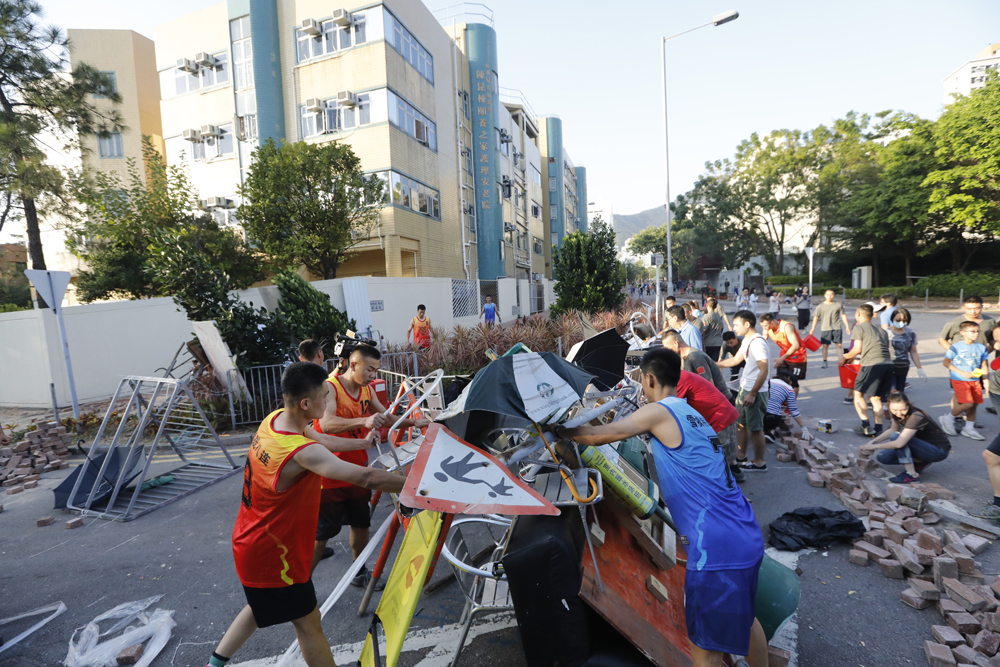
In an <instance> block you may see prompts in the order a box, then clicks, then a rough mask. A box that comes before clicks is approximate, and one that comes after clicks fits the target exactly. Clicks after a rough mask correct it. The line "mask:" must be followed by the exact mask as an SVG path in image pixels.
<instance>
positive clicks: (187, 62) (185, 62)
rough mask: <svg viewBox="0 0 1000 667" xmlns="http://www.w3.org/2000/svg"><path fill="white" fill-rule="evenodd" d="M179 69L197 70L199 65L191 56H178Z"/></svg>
mask: <svg viewBox="0 0 1000 667" xmlns="http://www.w3.org/2000/svg"><path fill="white" fill-rule="evenodd" d="M177 69H181V70H184V71H185V72H197V71H198V66H197V65H195V64H194V61H193V60H191V59H190V58H178V59H177Z"/></svg>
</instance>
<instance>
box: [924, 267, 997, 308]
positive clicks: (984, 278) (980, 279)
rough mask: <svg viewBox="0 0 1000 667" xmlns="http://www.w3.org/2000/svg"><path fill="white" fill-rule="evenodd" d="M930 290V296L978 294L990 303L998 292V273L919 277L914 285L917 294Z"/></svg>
mask: <svg viewBox="0 0 1000 667" xmlns="http://www.w3.org/2000/svg"><path fill="white" fill-rule="evenodd" d="M928 289H929V290H930V291H931V296H950V297H958V296H959V294H961V293H963V290H964V294H965V296H971V295H978V296H981V297H982V298H983V301H985V302H986V303H991V302H992V301H993V299H994V297H996V296H997V294H998V293H1000V274H997V273H966V274H964V275H960V276H959V275H955V274H943V275H937V276H927V277H926V278H921V279H920V280H918V281H917V284H916V285H914V290H915V291H916V293H917V294H919V295H922V294H923V293H924V290H928Z"/></svg>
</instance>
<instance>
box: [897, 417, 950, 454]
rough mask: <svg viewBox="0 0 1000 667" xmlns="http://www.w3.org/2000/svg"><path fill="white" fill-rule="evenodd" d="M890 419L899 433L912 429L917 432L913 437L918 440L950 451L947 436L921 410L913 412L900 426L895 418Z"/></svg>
mask: <svg viewBox="0 0 1000 667" xmlns="http://www.w3.org/2000/svg"><path fill="white" fill-rule="evenodd" d="M892 419H893V421H894V422H896V425H897V426H898V427H899V430H900V431H902V430H903V429H904V428H912V429H913V430H914V431H916V432H917V435H916V436H914V437H916V438H920V439H921V440H923V441H924V442H926V443H929V444H931V445H934V446H935V447H937V448H938V449H940V450H942V451H945V452H950V451H951V441H950V440H949V439H948V434H947V433H945V432H944V431H942V430H941V427H940V426H938V424H937V422H936V421H934V420H933V419H931V418H930V417H929V416H928V415H927V413H926V412H924V411H923V410H914V411H913V412H912V413H910V415H909V416H908V417H907V418H906V420H905V421H903V423H902V424H900V422H899V420H898V419H897V418H896V417H893V418H892Z"/></svg>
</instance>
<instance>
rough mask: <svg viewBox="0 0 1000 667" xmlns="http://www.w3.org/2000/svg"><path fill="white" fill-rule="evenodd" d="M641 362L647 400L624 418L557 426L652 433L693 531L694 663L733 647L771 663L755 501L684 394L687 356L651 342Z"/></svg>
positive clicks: (677, 513)
mask: <svg viewBox="0 0 1000 667" xmlns="http://www.w3.org/2000/svg"><path fill="white" fill-rule="evenodd" d="M639 368H640V370H641V371H642V388H643V391H644V393H645V394H646V399H647V401H648V403H647V404H646V405H645V406H643V407H642V408H640V409H639V410H637V411H635V412H634V413H632V414H631V415H630V416H629V417H627V418H625V419H623V420H621V421H617V422H612V423H610V424H605V425H602V426H582V427H578V428H565V429H564V428H561V427H559V426H556V427H554V428H553V433H554V435H555V436H556V437H559V438H563V437H565V438H570V439H572V440H575V441H576V442H578V443H580V444H582V445H604V444H608V443H612V442H617V441H619V440H624V439H626V438H630V437H632V436H636V435H640V434H643V433H649V434H650V436H651V438H650V444H651V445H652V450H653V458H654V460H655V462H656V472H657V475H658V477H659V480H658V481H659V483H660V494H661V495H662V497H663V502H664V503H665V504H666V506H667V509H668V510H670V515H671V516H672V517H673V519H674V523H676V525H677V530H678V531H679V532H680V533H681V534H682V535H685V536H687V538H688V546H687V556H688V561H687V566H686V573H685V578H684V612H685V617H686V620H687V630H688V640H689V641H690V642H691V658H692V661H693V664H694V666H695V667H719V666H721V665H722V658H723V655H724V654H726V653H732V654H736V655H744V656H747V662H748V663H749V665H750V667H767V639H766V638H765V636H764V630H763V628H761V626H760V623H759V622H758V621H757V620H756V616H755V613H756V609H755V604H754V598H755V597H756V595H757V572H758V570H759V569H760V564H761V561H762V560H763V558H764V538H763V536H762V535H761V532H760V527H759V526H758V525H757V519H756V517H754V513H753V509H751V507H750V503H749V502H748V501H747V499H746V498H744V497H743V494H742V493H741V492H740V489H739V487H738V486H736V485H735V484H733V482H732V480H731V478H729V477H728V476H727V474H726V473H727V470H728V467H727V465H726V459H725V455H724V454H723V452H722V447H721V446H720V443H719V439H718V436H717V435H716V433H715V431H713V430H712V428H711V427H710V426H709V425H708V422H707V421H705V418H704V417H702V416H701V415H700V414H698V412H696V411H695V410H694V409H693V408H691V407H690V406H689V405H688V404H687V401H685V400H684V399H681V398H677V383H678V381H679V379H680V375H681V359H680V356H679V355H678V354H677V353H676V352H674V351H673V350H668V349H665V348H663V349H656V350H650V351H649V352H646V354H645V355H643V357H642V362H641V363H640V365H639Z"/></svg>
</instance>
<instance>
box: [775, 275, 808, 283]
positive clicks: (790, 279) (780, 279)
mask: <svg viewBox="0 0 1000 667" xmlns="http://www.w3.org/2000/svg"><path fill="white" fill-rule="evenodd" d="M768 280H769V281H770V282H771V284H772V285H798V284H799V283H805V284H809V276H771V277H770V278H768ZM815 281H816V276H815V275H813V282H815Z"/></svg>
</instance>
